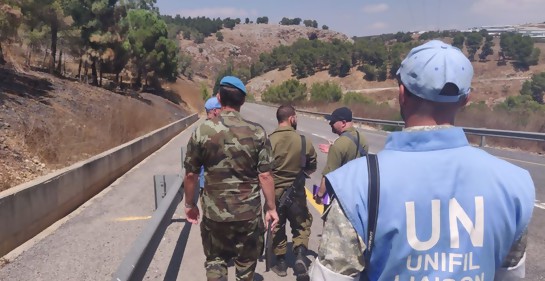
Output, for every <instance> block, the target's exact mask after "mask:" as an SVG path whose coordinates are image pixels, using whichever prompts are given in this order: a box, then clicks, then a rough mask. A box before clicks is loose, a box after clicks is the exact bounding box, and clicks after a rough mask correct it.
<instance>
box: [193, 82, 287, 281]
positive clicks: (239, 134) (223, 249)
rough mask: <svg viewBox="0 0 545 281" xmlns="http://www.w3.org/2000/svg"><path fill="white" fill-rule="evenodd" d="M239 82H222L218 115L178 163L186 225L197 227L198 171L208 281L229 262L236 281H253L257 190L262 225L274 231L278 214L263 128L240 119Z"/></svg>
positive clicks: (259, 236) (242, 92) (259, 246)
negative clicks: (201, 183)
mask: <svg viewBox="0 0 545 281" xmlns="http://www.w3.org/2000/svg"><path fill="white" fill-rule="evenodd" d="M246 94H247V92H246V87H245V86H244V84H243V83H242V81H240V79H238V78H236V77H233V76H226V77H224V78H223V79H222V80H221V81H220V90H219V93H218V95H217V97H218V100H219V102H220V103H221V106H222V111H221V113H220V115H219V116H218V117H217V118H213V119H210V120H206V121H204V122H203V123H202V124H201V125H200V126H198V127H197V129H196V130H195V132H193V135H192V136H191V139H190V140H189V143H188V144H187V155H186V158H185V161H184V166H185V170H186V177H185V180H184V187H185V188H184V192H185V196H184V200H185V213H186V217H187V220H188V221H189V222H191V223H193V224H197V223H198V222H199V215H200V214H199V209H198V207H197V205H196V203H195V202H193V198H194V195H195V183H196V180H197V176H198V174H199V170H200V167H201V166H204V170H205V173H204V175H205V186H204V190H203V196H201V206H202V209H203V218H202V222H201V237H202V243H203V249H204V254H205V256H206V261H205V268H206V277H207V278H208V280H209V281H212V280H214V281H226V280H227V263H228V262H229V261H230V260H231V259H234V262H235V267H236V280H245V281H246V280H247V281H249V280H253V279H254V273H255V268H256V264H257V259H258V258H259V256H260V255H261V253H262V251H263V240H264V239H263V238H264V226H263V220H262V217H261V214H262V213H261V195H260V186H261V189H262V190H263V194H264V195H265V201H266V203H265V206H266V213H265V219H266V221H267V222H270V223H271V226H272V227H275V226H276V224H277V223H278V214H277V213H276V206H275V201H274V180H273V177H272V174H271V168H272V163H271V161H272V157H271V147H270V143H269V141H268V139H267V135H266V132H265V130H264V129H263V127H261V126H260V125H259V124H256V123H252V122H249V121H246V120H244V119H242V117H241V115H240V107H241V106H242V104H243V103H244V100H245V98H246Z"/></svg>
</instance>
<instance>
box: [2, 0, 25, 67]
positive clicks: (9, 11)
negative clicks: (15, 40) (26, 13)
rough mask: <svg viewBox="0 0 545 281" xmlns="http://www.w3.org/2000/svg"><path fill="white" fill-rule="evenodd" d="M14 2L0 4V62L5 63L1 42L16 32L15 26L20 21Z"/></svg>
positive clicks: (18, 11)
mask: <svg viewBox="0 0 545 281" xmlns="http://www.w3.org/2000/svg"><path fill="white" fill-rule="evenodd" d="M15 4H16V3H15V2H14V1H7V2H5V3H4V4H0V64H5V63H6V60H5V59H4V52H3V50H2V43H3V42H7V41H9V40H10V39H11V38H12V37H13V36H15V35H16V34H17V28H18V27H19V24H20V23H21V19H22V14H21V9H20V7H18V6H16V5H15Z"/></svg>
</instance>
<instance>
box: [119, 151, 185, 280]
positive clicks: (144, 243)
mask: <svg viewBox="0 0 545 281" xmlns="http://www.w3.org/2000/svg"><path fill="white" fill-rule="evenodd" d="M183 158H184V152H183V149H181V159H182V163H183ZM153 181H154V195H155V197H154V198H155V212H154V213H153V215H152V217H151V219H150V221H149V222H148V224H147V225H146V226H145V227H144V230H143V231H142V232H141V233H140V235H139V236H138V237H137V238H136V240H135V241H134V242H133V244H132V247H131V249H130V250H129V252H128V253H127V255H126V256H125V258H123V261H122V262H121V264H120V265H119V267H118V268H117V271H116V272H115V274H114V275H113V278H112V281H133V280H142V279H144V276H145V274H146V271H147V270H148V267H149V264H150V262H151V260H152V259H153V256H154V255H155V252H156V251H157V248H158V247H159V244H160V243H161V239H162V238H163V236H164V234H165V232H166V229H167V227H168V226H169V225H170V223H171V220H172V216H173V215H174V212H175V211H176V208H177V207H178V204H179V203H180V202H181V201H182V199H183V195H184V187H183V176H182V175H155V176H154V177H153Z"/></svg>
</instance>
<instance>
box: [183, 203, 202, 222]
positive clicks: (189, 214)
mask: <svg viewBox="0 0 545 281" xmlns="http://www.w3.org/2000/svg"><path fill="white" fill-rule="evenodd" d="M185 217H186V219H187V221H188V222H190V223H192V224H198V223H199V217H200V215H199V208H198V207H197V205H193V207H191V208H185Z"/></svg>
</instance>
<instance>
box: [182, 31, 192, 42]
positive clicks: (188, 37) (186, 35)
mask: <svg viewBox="0 0 545 281" xmlns="http://www.w3.org/2000/svg"><path fill="white" fill-rule="evenodd" d="M182 38H184V39H186V40H191V31H189V30H184V32H183V33H182Z"/></svg>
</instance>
